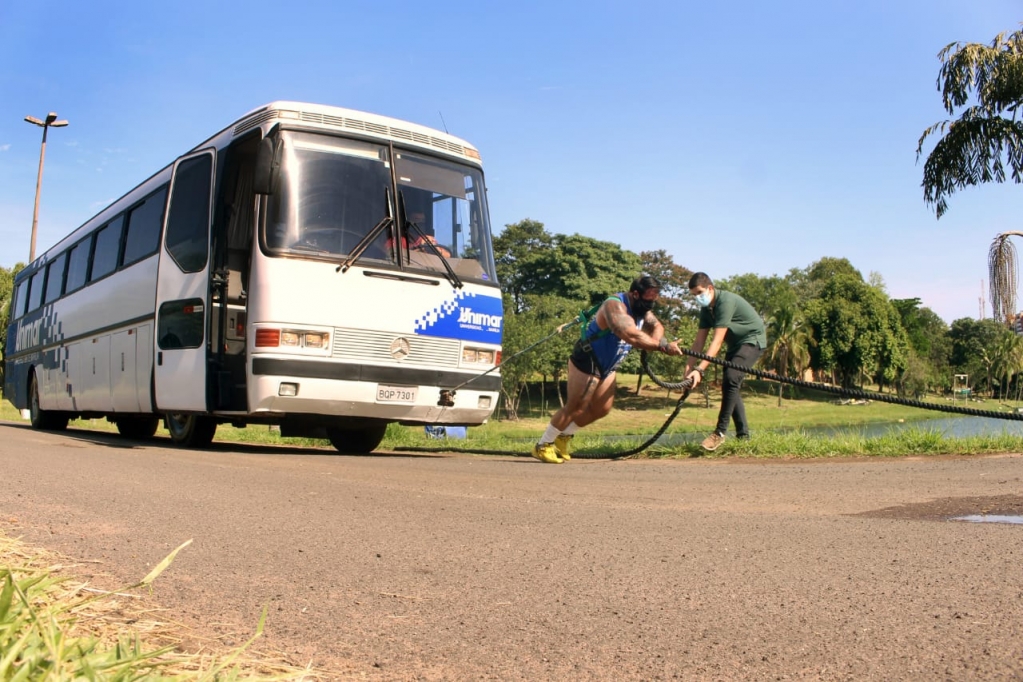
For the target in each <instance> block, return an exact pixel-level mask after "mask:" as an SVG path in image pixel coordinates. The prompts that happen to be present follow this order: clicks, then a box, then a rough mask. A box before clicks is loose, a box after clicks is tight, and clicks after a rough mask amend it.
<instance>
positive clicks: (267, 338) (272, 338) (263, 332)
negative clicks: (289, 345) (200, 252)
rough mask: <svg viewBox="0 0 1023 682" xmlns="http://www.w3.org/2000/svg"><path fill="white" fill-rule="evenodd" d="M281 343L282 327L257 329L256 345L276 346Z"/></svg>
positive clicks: (263, 346) (264, 346)
mask: <svg viewBox="0 0 1023 682" xmlns="http://www.w3.org/2000/svg"><path fill="white" fill-rule="evenodd" d="M280 345H281V330H280V329H257V330H256V347H257V348H259V347H262V348H276V347H278V346H280Z"/></svg>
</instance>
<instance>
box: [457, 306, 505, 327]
mask: <svg viewBox="0 0 1023 682" xmlns="http://www.w3.org/2000/svg"><path fill="white" fill-rule="evenodd" d="M502 319H503V316H501V315H488V314H486V313H476V312H473V310H472V308H462V309H461V310H460V311H459V315H458V324H460V325H468V326H471V327H475V328H478V329H482V328H484V327H486V328H488V329H495V330H498V329H500V328H501V321H502Z"/></svg>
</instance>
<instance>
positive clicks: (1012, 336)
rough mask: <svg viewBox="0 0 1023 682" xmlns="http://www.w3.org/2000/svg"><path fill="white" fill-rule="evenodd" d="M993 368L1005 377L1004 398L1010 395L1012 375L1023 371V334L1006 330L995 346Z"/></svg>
mask: <svg viewBox="0 0 1023 682" xmlns="http://www.w3.org/2000/svg"><path fill="white" fill-rule="evenodd" d="M992 369H993V370H994V372H995V375H996V376H998V377H1000V378H1003V379H1004V381H1003V382H1002V386H1001V389H1002V390H1001V393H1002V400H1005V398H1006V396H1007V395H1008V390H1009V384H1010V383H1011V381H1012V377H1013V376H1015V375H1016V374H1018V373H1019V372H1020V371H1023V336H1020V335H1019V334H1016V333H1015V332H1010V331H1008V330H1006V331H1005V332H1004V333H1003V335H1002V336H1001V338H999V339H998V343H997V345H996V346H995V352H994V357H993V363H992Z"/></svg>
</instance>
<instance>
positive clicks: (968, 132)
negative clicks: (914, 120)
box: [916, 30, 1023, 218]
mask: <svg viewBox="0 0 1023 682" xmlns="http://www.w3.org/2000/svg"><path fill="white" fill-rule="evenodd" d="M938 59H940V60H941V61H942V62H943V64H942V67H941V71H940V72H939V74H938V83H937V84H938V90H939V91H940V92H941V99H942V104H943V105H944V107H945V111H947V112H948V113H949V115H953V116H954V115H955V113H956V109H959V108H962V107H966V108H965V109H963V110H962V113H961V114H960V115H959V118H958V119H956V120H954V121H948V120H946V121H941V122H939V123H935V124H934V125H932V126H931V127H930V128H928V129H927V130H925V131H924V132H923V135H921V136H920V141H919V142H918V143H917V148H916V156H917V160H919V159H920V156H921V154H923V147H924V141H925V140H926V139H927V138H928V137H930V136H931V135H933V134H940V135H942V136H943V137H942V138H941V139H940V140H938V143H937V144H936V145H935V146H934V149H932V150H931V153H930V154H929V155H928V156H927V161H926V163H924V178H923V183H922V186H923V188H924V200H925V201H926V202H927V203H928V204H929V205H933V206H934V207H935V213H936V215H937V217H938V218H941V216H942V214H944V213H945V211H946V210H947V209H948V204H947V201H946V200H947V197H948V196H949V195H950V194H952V193H953V192H955V191H956V190H959V189H963V188H965V187H970V186H973V185H979V184H981V183H986V182H992V181H994V182H1004V181H1005V175H1006V165H1008V170H1009V173H1010V175H1011V177H1012V179H1013V181H1014V182H1016V183H1019V182H1023V122H1021V121H1018V120H1016V111H1017V109H1018V108H1019V106H1020V105H1021V104H1023V30H1020V31H1016V32H1015V33H1011V34H1005V33H1000V34H999V35H998V36H996V37H995V39H994V40H993V41H991V44H990V45H984V44H982V43H965V44H963V43H952V44H951V45H948V46H947V47H945V49H943V50H942V51H941V52H939V53H938ZM974 100H975V101H976V104H973V105H971V106H966V105H967V103H968V102H971V101H974Z"/></svg>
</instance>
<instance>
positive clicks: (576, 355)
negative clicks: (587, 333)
mask: <svg viewBox="0 0 1023 682" xmlns="http://www.w3.org/2000/svg"><path fill="white" fill-rule="evenodd" d="M568 360H569V362H571V363H572V364H573V365H575V368H576V369H577V370H579V371H580V372H582V373H583V374H589V375H590V376H591V377H598V378H600V379H606V378H607V377H609V376H611V375H612V374H614V370H611V371H610V372H607V373H605V372H604V371H603V370H602V369H601V368H600V365H599V364H597V358H596V357H594V353H593V351H592V350H590V351H587V350H584V349H583V345H582V343H581V342H579V341H576V344H575V348H573V349H572V355H570V356H569V358H568Z"/></svg>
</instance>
